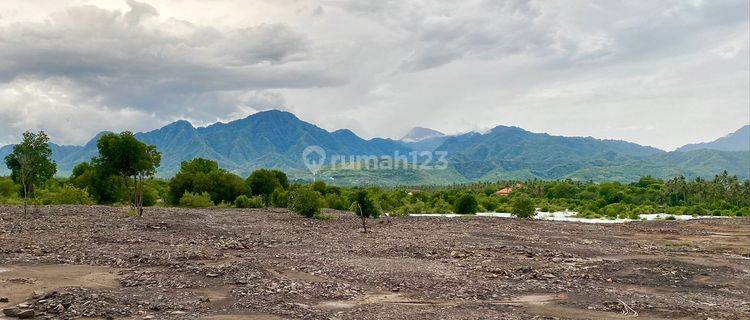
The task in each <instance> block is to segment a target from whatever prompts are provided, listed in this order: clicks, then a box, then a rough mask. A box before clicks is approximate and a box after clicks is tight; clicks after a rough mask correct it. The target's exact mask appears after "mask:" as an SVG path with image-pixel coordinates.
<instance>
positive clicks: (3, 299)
mask: <svg viewBox="0 0 750 320" xmlns="http://www.w3.org/2000/svg"><path fill="white" fill-rule="evenodd" d="M0 303H8V298H6V297H0Z"/></svg>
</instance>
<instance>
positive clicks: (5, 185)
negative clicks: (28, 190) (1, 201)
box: [0, 178, 19, 198]
mask: <svg viewBox="0 0 750 320" xmlns="http://www.w3.org/2000/svg"><path fill="white" fill-rule="evenodd" d="M18 189H19V187H18V186H17V185H16V184H15V183H13V180H11V179H6V178H0V197H4V198H10V197H12V196H16V195H18Z"/></svg>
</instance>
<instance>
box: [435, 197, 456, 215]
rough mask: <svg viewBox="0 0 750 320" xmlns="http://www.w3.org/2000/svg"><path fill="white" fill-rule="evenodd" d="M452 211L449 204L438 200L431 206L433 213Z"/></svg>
mask: <svg viewBox="0 0 750 320" xmlns="http://www.w3.org/2000/svg"><path fill="white" fill-rule="evenodd" d="M452 210H453V208H452V207H451V205H450V203H448V202H446V201H445V200H443V199H440V198H438V199H436V200H435V202H434V203H433V204H432V212H433V213H451V212H452Z"/></svg>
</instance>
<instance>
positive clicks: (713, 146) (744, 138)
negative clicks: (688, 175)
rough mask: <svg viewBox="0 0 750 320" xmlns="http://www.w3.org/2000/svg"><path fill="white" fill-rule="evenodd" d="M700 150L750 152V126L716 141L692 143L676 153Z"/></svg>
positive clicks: (678, 149) (680, 148)
mask: <svg viewBox="0 0 750 320" xmlns="http://www.w3.org/2000/svg"><path fill="white" fill-rule="evenodd" d="M700 149H709V150H721V151H750V125H746V126H744V127H742V128H740V129H738V130H737V131H735V132H732V133H730V134H728V135H726V136H723V137H721V138H718V139H716V140H714V141H709V142H701V143H691V144H686V145H684V146H682V147H679V148H677V150H675V151H683V152H684V151H692V150H700Z"/></svg>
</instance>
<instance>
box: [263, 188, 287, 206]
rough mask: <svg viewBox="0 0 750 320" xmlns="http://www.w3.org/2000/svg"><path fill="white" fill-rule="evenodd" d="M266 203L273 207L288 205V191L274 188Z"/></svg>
mask: <svg viewBox="0 0 750 320" xmlns="http://www.w3.org/2000/svg"><path fill="white" fill-rule="evenodd" d="M268 203H269V204H270V205H271V206H273V207H277V208H286V207H288V206H289V193H287V192H286V191H284V190H281V189H276V190H274V191H273V193H271V196H270V197H269V198H268Z"/></svg>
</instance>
